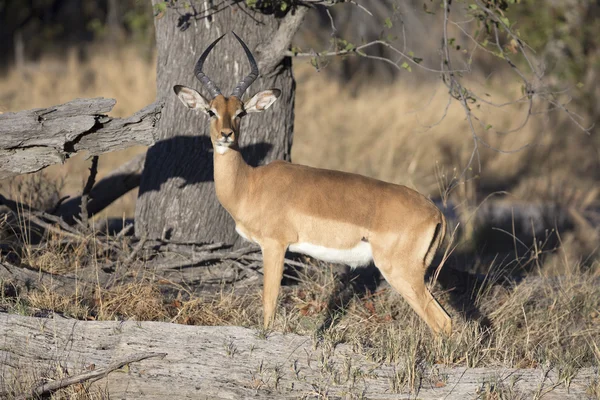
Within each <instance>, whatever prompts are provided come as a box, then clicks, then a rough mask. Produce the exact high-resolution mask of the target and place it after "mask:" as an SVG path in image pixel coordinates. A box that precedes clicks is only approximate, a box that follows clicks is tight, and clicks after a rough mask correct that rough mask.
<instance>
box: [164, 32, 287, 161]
mask: <svg viewBox="0 0 600 400" xmlns="http://www.w3.org/2000/svg"><path fill="white" fill-rule="evenodd" d="M233 34H234V36H235V38H236V39H237V40H238V41H239V42H240V44H241V45H242V47H243V48H244V51H245V52H246V56H247V57H248V60H249V61H250V66H251V67H252V71H251V72H250V74H249V75H248V76H246V77H245V78H244V79H243V80H242V81H241V82H240V83H239V84H238V85H237V86H236V87H235V89H233V92H232V93H231V96H229V97H225V96H223V94H222V93H221V90H220V89H219V88H218V87H217V85H216V84H215V83H214V82H213V81H212V80H211V79H210V78H209V77H208V76H206V75H205V74H204V72H202V66H203V65H204V60H206V57H207V56H208V54H209V53H210V52H211V50H212V49H213V47H215V45H216V44H217V43H218V42H219V40H221V39H222V38H223V36H225V35H223V36H221V37H220V38H218V39H217V40H215V41H214V42H212V43H211V45H210V46H208V47H207V48H206V50H204V53H202V55H201V56H200V58H199V59H198V62H197V63H196V67H195V68H194V74H195V75H196V78H198V80H199V81H200V82H202V85H204V87H205V88H206V90H207V91H208V92H209V93H210V96H211V99H210V101H209V100H207V99H205V98H204V97H203V96H202V95H201V94H200V93H198V91H196V90H194V89H192V88H189V87H186V86H181V85H175V86H174V87H173V90H175V94H176V95H177V97H178V98H179V100H181V102H182V103H183V104H184V105H185V106H186V107H188V108H191V109H194V110H200V111H202V112H204V113H206V114H207V115H208V116H209V117H210V139H211V141H212V144H213V147H214V149H215V151H216V152H218V153H219V154H224V153H225V152H226V151H227V150H228V149H229V148H230V147H233V148H237V146H238V139H239V131H240V121H241V118H242V117H243V116H245V115H246V114H248V113H253V112H261V111H264V110H266V109H267V108H269V107H270V106H271V105H272V104H273V103H274V102H275V100H277V97H279V95H280V94H281V91H280V90H279V89H270V90H264V91H262V92H259V93H257V94H255V95H254V96H253V97H252V98H250V99H249V100H247V101H246V102H242V100H241V98H242V95H243V94H244V92H245V91H246V90H247V89H248V87H249V86H250V85H251V84H252V83H253V82H254V81H255V80H256V78H257V77H258V66H257V65H256V60H255V59H254V57H253V56H252V53H251V52H250V49H248V46H246V43H244V41H243V40H242V39H240V38H239V36H238V35H236V34H235V32H233Z"/></svg>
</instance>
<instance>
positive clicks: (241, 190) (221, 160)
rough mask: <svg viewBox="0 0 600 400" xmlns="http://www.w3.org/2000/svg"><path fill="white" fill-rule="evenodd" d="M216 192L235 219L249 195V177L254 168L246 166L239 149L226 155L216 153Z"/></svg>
mask: <svg viewBox="0 0 600 400" xmlns="http://www.w3.org/2000/svg"><path fill="white" fill-rule="evenodd" d="M213 157H214V167H215V190H216V192H217V198H218V199H219V202H220V203H221V205H222V206H223V207H224V208H225V209H226V210H227V211H228V212H229V214H231V215H232V216H233V217H234V219H235V215H236V213H237V211H238V209H239V207H240V205H241V204H240V203H241V200H242V199H244V197H245V195H246V194H247V193H248V177H249V175H250V173H251V171H252V167H250V166H249V165H248V164H246V161H244V158H243V157H242V154H241V153H240V151H239V149H237V148H235V149H234V148H229V150H227V151H226V152H225V153H224V154H219V153H218V152H216V151H215V152H214V156H213Z"/></svg>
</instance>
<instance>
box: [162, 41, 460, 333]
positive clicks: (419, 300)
mask: <svg viewBox="0 0 600 400" xmlns="http://www.w3.org/2000/svg"><path fill="white" fill-rule="evenodd" d="M234 35H235V38H236V39H237V40H238V41H239V43H240V44H241V46H242V47H243V49H244V51H245V53H246V56H247V57H248V60H249V62H250V65H251V72H250V74H249V75H248V76H246V77H245V78H244V79H243V80H242V81H241V82H240V83H239V84H238V85H237V86H236V88H235V89H234V90H233V92H232V93H231V96H229V97H225V96H224V95H223V94H222V93H221V91H220V90H219V88H218V87H217V85H216V84H215V83H214V82H212V81H211V80H210V78H209V77H208V76H206V74H205V73H204V72H203V71H202V66H203V64H204V61H205V59H206V57H207V56H208V54H209V53H210V52H211V50H212V49H213V48H214V47H215V45H216V44H217V42H219V40H221V39H222V38H223V36H224V35H223V36H221V37H220V38H218V39H217V40H215V41H214V42H213V43H212V44H211V45H210V46H208V48H206V50H205V51H204V53H202V55H201V56H200V58H199V59H198V62H197V63H196V66H195V69H194V74H195V75H196V77H197V78H198V80H200V82H201V83H202V84H203V85H204V87H205V88H206V90H207V91H208V92H209V94H210V96H211V100H210V101H208V100H206V99H205V98H204V97H202V95H200V93H198V92H197V91H196V90H194V89H191V88H189V87H185V86H181V85H176V86H175V87H174V88H173V89H174V91H175V93H176V94H177V96H178V98H179V99H180V100H181V102H182V103H183V104H184V105H185V106H187V107H188V108H190V109H194V110H199V111H202V112H204V113H206V114H208V116H209V117H210V138H211V142H212V145H213V149H214V181H215V190H216V194H217V198H218V199H219V201H220V203H221V205H222V206H223V207H224V208H225V209H226V210H227V212H228V213H229V214H230V215H231V216H232V217H233V219H234V221H235V223H236V231H237V232H238V233H239V234H240V235H241V236H242V237H243V238H244V239H246V240H249V241H251V242H254V243H257V244H258V245H259V246H260V248H261V250H262V255H263V262H264V287H263V310H264V324H265V327H268V326H269V325H270V323H271V322H272V320H273V318H274V314H275V310H276V306H277V297H278V294H279V289H280V285H281V279H282V276H283V265H284V256H285V253H286V251H287V250H289V251H292V252H296V253H302V254H306V255H309V256H312V257H314V258H317V259H320V260H323V261H327V262H335V263H344V264H347V265H349V266H351V267H358V266H364V265H368V264H369V263H371V262H374V264H375V265H376V266H377V268H378V269H379V270H380V271H381V273H382V275H383V276H384V277H385V279H386V280H387V281H388V282H389V283H390V285H391V286H392V287H394V288H395V289H396V290H397V291H398V292H400V294H401V295H402V296H403V297H404V298H405V299H406V301H407V302H408V303H409V304H410V306H411V307H412V308H413V309H414V311H415V312H416V313H417V314H418V315H419V316H420V317H421V318H422V319H423V320H424V321H425V322H426V323H427V324H428V325H429V327H430V328H431V329H432V330H433V331H434V332H435V333H440V332H444V333H446V334H450V332H451V319H450V317H449V316H448V314H447V313H446V312H445V311H444V309H443V308H442V306H441V305H440V304H439V303H438V302H437V301H436V300H435V299H434V298H433V296H432V295H431V293H430V292H429V290H428V289H427V288H426V286H425V282H424V280H425V279H424V278H425V272H426V269H427V267H428V266H429V264H430V263H431V261H432V259H433V257H434V255H435V252H436V251H437V249H438V247H439V246H440V244H441V243H442V241H443V239H444V235H445V232H446V221H445V219H444V216H443V215H442V213H441V212H440V210H439V209H438V208H437V207H436V206H435V205H434V204H433V202H431V201H430V200H429V199H427V198H426V197H424V196H423V195H421V194H420V193H418V192H416V191H414V190H412V189H409V188H407V187H405V186H399V185H394V184H391V183H386V182H382V181H378V180H375V179H371V178H367V177H364V176H361V175H356V174H350V173H345V172H340V171H331V170H325V169H317V168H311V167H307V166H304V165H297V164H291V163H288V162H284V161H273V162H272V163H270V164H268V165H265V166H259V167H256V168H254V167H251V166H249V165H248V164H246V162H245V161H244V159H243V158H242V155H241V154H240V148H239V144H238V143H239V136H240V120H241V118H242V117H244V116H245V115H246V114H249V113H255V112H261V111H264V110H266V109H267V108H269V107H270V106H271V105H272V104H273V103H274V102H275V100H277V97H279V95H280V94H281V91H280V90H278V89H270V90H265V91H262V92H259V93H258V94H256V95H254V96H253V97H252V98H250V99H249V100H247V101H246V102H242V95H243V94H244V92H246V90H247V89H248V87H249V86H250V85H251V84H252V83H253V82H254V80H256V78H257V77H258V73H259V71H258V66H257V64H256V61H255V59H254V57H253V55H252V53H251V52H250V50H249V49H248V46H246V44H245V43H244V41H243V40H242V39H240V38H239V37H238V36H237V35H236V34H235V33H234Z"/></svg>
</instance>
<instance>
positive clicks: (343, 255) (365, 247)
mask: <svg viewBox="0 0 600 400" xmlns="http://www.w3.org/2000/svg"><path fill="white" fill-rule="evenodd" d="M288 249H289V251H293V252H294V253H301V254H306V255H308V256H311V257H314V258H316V259H318V260H321V261H326V262H331V263H339V264H346V265H349V266H351V267H352V268H356V267H361V266H365V265H368V264H369V263H370V262H371V261H373V252H372V251H371V245H370V244H369V243H368V242H360V243H359V244H357V245H356V246H354V247H352V248H350V249H332V248H329V247H323V246H318V245H316V244H312V243H294V244H290V246H289V248H288Z"/></svg>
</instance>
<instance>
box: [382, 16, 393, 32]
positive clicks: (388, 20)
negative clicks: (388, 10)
mask: <svg viewBox="0 0 600 400" xmlns="http://www.w3.org/2000/svg"><path fill="white" fill-rule="evenodd" d="M383 25H384V26H385V27H386V28H388V29H390V28H391V27H392V26H394V24H392V20H391V18H390V17H387V18H386V19H385V21H383Z"/></svg>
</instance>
